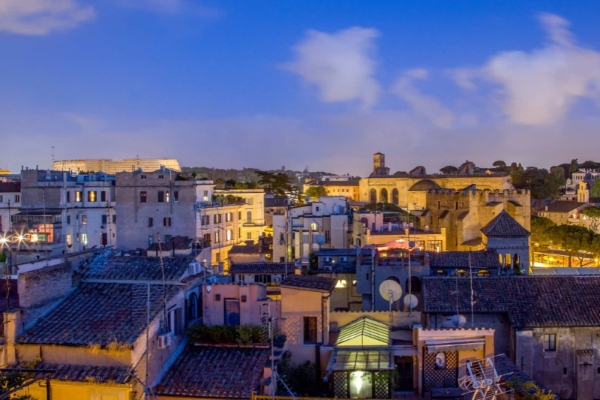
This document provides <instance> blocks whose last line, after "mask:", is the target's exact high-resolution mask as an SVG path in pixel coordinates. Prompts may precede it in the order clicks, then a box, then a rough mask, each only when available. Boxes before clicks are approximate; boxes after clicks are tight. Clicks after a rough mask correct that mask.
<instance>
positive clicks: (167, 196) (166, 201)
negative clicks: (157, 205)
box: [165, 192, 169, 203]
mask: <svg viewBox="0 0 600 400" xmlns="http://www.w3.org/2000/svg"><path fill="white" fill-rule="evenodd" d="M168 202H169V192H165V203H168Z"/></svg>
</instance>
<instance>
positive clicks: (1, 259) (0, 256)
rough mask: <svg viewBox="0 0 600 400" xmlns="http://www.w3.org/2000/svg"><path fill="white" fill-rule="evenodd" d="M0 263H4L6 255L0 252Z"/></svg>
mask: <svg viewBox="0 0 600 400" xmlns="http://www.w3.org/2000/svg"><path fill="white" fill-rule="evenodd" d="M0 262H6V253H5V252H3V251H0Z"/></svg>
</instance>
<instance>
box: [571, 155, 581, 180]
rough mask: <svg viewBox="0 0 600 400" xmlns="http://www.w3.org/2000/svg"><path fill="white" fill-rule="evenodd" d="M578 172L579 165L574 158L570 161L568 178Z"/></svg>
mask: <svg viewBox="0 0 600 400" xmlns="http://www.w3.org/2000/svg"><path fill="white" fill-rule="evenodd" d="M578 170H579V163H578V162H577V159H576V158H574V159H572V160H571V164H569V178H570V177H571V176H573V172H577V171H578Z"/></svg>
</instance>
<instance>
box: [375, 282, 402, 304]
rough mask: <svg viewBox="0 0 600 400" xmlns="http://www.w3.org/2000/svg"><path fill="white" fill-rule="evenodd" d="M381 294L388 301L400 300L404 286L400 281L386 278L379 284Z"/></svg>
mask: <svg viewBox="0 0 600 400" xmlns="http://www.w3.org/2000/svg"><path fill="white" fill-rule="evenodd" d="M379 294H380V295H381V297H383V298H384V299H386V300H387V301H396V300H400V296H402V287H401V286H400V284H399V283H398V282H396V281H393V280H391V279H386V280H385V281H383V282H381V285H379Z"/></svg>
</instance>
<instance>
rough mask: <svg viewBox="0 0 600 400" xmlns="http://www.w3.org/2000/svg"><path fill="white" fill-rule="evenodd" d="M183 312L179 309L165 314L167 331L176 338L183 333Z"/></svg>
mask: <svg viewBox="0 0 600 400" xmlns="http://www.w3.org/2000/svg"><path fill="white" fill-rule="evenodd" d="M182 316H183V312H182V310H181V308H176V309H174V310H171V311H169V314H167V329H168V331H169V332H171V334H172V335H175V336H178V335H181V334H182V333H183V320H182V318H181V317H182Z"/></svg>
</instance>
